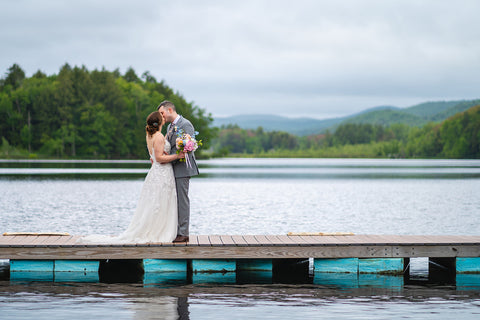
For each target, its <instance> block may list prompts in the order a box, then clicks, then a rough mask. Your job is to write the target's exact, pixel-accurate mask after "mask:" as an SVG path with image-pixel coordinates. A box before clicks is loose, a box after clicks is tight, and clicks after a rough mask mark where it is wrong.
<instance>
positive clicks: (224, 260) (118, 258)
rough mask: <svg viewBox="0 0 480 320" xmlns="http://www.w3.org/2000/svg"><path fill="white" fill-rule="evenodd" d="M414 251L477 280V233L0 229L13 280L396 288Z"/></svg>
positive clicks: (435, 277) (470, 283)
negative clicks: (114, 233)
mask: <svg viewBox="0 0 480 320" xmlns="http://www.w3.org/2000/svg"><path fill="white" fill-rule="evenodd" d="M417 257H428V260H429V267H428V279H429V281H433V282H437V281H440V282H441V283H444V282H445V281H447V282H448V283H451V282H453V283H456V285H457V287H459V288H467V289H470V288H472V287H474V288H478V287H480V236H407V235H404V236H398V235H397V236H393V235H392V236H389V235H348V236H335V235H328V236H311V235H306V236H303V235H295V236H288V235H192V236H190V242H188V243H178V244H174V243H147V244H114V243H110V244H105V243H103V244H95V243H85V242H82V240H81V237H80V236H72V235H68V234H63V235H60V234H51V235H43V234H37V235H35V234H29V235H22V234H15V235H8V236H0V259H8V260H9V271H10V280H11V281H12V280H13V281H55V282H70V281H74V282H98V281H105V282H115V281H120V282H123V281H125V277H128V278H129V277H131V276H132V275H134V281H143V282H144V284H162V283H163V284H165V283H167V284H168V283H178V282H180V283H187V284H188V283H237V282H238V283H250V281H254V283H273V282H280V283H283V282H287V283H297V281H300V282H303V281H313V282H312V283H314V284H319V285H335V286H340V287H346V288H352V287H354V288H356V287H362V286H367V287H369V286H372V285H373V286H388V287H391V286H394V287H399V286H401V285H403V284H404V281H405V279H408V276H409V271H410V269H409V265H410V258H417ZM312 261H313V264H312ZM311 270H313V275H314V276H313V278H311ZM252 279H254V280H252ZM298 279H301V280H298ZM306 279H309V280H306ZM312 279H313V280H312Z"/></svg>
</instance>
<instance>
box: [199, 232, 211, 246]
mask: <svg viewBox="0 0 480 320" xmlns="http://www.w3.org/2000/svg"><path fill="white" fill-rule="evenodd" d="M197 238H198V245H199V246H202V247H210V246H211V245H212V244H211V243H210V239H209V238H208V236H204V235H200V236H197Z"/></svg>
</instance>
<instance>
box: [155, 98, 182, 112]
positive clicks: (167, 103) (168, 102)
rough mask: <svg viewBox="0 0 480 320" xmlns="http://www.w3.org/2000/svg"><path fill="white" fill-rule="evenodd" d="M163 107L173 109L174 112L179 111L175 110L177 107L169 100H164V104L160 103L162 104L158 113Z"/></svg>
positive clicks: (158, 108)
mask: <svg viewBox="0 0 480 320" xmlns="http://www.w3.org/2000/svg"><path fill="white" fill-rule="evenodd" d="M161 107H165V108H167V109H168V108H172V109H173V111H175V112H176V111H177V109H175V105H174V104H173V102H171V101H168V100H164V101H162V102H160V104H159V105H158V107H157V111H158V110H160V108H161Z"/></svg>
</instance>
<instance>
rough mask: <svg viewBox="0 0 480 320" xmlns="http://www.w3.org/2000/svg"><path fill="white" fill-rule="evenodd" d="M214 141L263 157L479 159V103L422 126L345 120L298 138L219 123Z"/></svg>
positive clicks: (226, 149)
mask: <svg viewBox="0 0 480 320" xmlns="http://www.w3.org/2000/svg"><path fill="white" fill-rule="evenodd" d="M212 145H213V147H214V149H215V151H216V152H217V153H218V154H221V155H228V154H235V155H243V156H259V157H262V156H265V157H390V158H468V159H479V158H480V106H476V107H472V108H470V109H469V110H467V111H465V112H461V113H458V114H456V115H454V116H452V117H450V118H448V119H447V120H445V121H443V122H442V123H429V124H427V125H425V126H423V127H421V128H419V127H411V126H407V125H404V124H393V125H390V126H383V125H373V124H361V123H346V124H342V125H340V126H338V127H337V129H336V130H335V131H334V132H333V133H330V132H329V131H327V132H326V133H325V134H319V135H310V136H306V137H298V136H295V135H292V134H289V133H286V132H278V131H272V132H265V131H264V130H263V129H262V128H258V129H256V130H246V129H241V128H239V127H238V126H235V125H229V126H224V127H222V128H221V130H220V132H219V134H218V137H217V138H216V139H214V141H213V142H212Z"/></svg>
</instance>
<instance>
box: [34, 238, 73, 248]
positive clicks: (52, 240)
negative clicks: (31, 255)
mask: <svg viewBox="0 0 480 320" xmlns="http://www.w3.org/2000/svg"><path fill="white" fill-rule="evenodd" d="M64 238H65V237H62V236H48V237H43V239H42V242H41V243H40V245H41V246H46V245H51V244H54V243H56V242H57V241H59V240H61V239H62V240H63V239H64ZM70 238H71V236H70V237H67V240H68V239H70Z"/></svg>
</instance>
